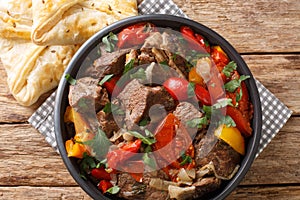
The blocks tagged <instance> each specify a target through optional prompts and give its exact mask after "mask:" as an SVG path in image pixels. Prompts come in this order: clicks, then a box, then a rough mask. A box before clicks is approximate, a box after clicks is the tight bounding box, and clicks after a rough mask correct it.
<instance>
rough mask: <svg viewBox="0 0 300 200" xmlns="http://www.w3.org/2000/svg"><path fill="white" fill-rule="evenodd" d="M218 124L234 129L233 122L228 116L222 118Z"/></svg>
mask: <svg viewBox="0 0 300 200" xmlns="http://www.w3.org/2000/svg"><path fill="white" fill-rule="evenodd" d="M219 124H225V125H226V126H227V127H236V124H235V122H234V120H233V119H232V118H231V117H230V116H228V115H226V116H224V117H222V119H221V120H220V122H219Z"/></svg>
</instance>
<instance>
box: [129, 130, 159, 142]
mask: <svg viewBox="0 0 300 200" xmlns="http://www.w3.org/2000/svg"><path fill="white" fill-rule="evenodd" d="M128 132H129V133H130V134H131V135H133V136H134V137H136V138H138V139H141V140H142V142H143V143H144V144H147V145H151V144H154V143H155V142H156V140H155V138H150V137H145V136H143V135H142V134H140V133H139V132H137V131H128Z"/></svg>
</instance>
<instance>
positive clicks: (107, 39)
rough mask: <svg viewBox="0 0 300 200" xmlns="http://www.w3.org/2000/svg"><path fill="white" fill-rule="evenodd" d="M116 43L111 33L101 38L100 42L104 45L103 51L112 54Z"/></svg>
mask: <svg viewBox="0 0 300 200" xmlns="http://www.w3.org/2000/svg"><path fill="white" fill-rule="evenodd" d="M117 41H118V37H117V36H116V35H115V34H114V33H113V32H110V33H109V34H108V35H106V36H104V37H103V38H102V42H103V43H104V45H105V51H107V52H113V50H114V49H115V43H116V42H117Z"/></svg>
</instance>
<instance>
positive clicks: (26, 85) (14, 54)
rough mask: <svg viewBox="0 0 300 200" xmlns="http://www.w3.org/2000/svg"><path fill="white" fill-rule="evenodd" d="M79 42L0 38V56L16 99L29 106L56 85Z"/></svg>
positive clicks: (9, 85)
mask: <svg viewBox="0 0 300 200" xmlns="http://www.w3.org/2000/svg"><path fill="white" fill-rule="evenodd" d="M77 49H78V46H75V45H69V46H37V45H35V44H33V43H32V42H31V41H30V40H10V39H0V58H1V61H2V64H3V66H4V68H5V70H6V73H7V77H8V78H7V83H8V87H9V89H10V91H11V93H12V94H13V96H14V98H15V99H16V100H17V102H18V103H19V104H21V105H24V106H30V105H32V104H33V103H35V102H36V101H37V100H38V98H39V97H40V96H41V95H42V94H44V93H46V92H48V91H50V90H51V89H53V88H55V87H56V86H57V85H58V83H59V80H60V79H61V76H62V74H63V72H64V70H65V68H66V66H67V64H68V63H69V61H70V60H71V58H72V56H73V55H74V53H75V52H76V50H77Z"/></svg>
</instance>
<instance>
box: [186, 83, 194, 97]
mask: <svg viewBox="0 0 300 200" xmlns="http://www.w3.org/2000/svg"><path fill="white" fill-rule="evenodd" d="M187 93H188V98H191V97H193V96H195V83H192V82H189V84H188V87H187Z"/></svg>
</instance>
